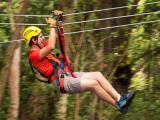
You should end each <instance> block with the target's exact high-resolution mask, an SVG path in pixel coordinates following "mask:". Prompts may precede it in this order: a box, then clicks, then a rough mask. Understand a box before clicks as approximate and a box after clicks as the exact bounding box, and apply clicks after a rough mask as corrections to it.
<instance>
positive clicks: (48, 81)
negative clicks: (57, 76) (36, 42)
mask: <svg viewBox="0 0 160 120" xmlns="http://www.w3.org/2000/svg"><path fill="white" fill-rule="evenodd" d="M28 60H29V64H30V67H31V70H32V72H33V74H34V76H35V78H36V79H37V80H38V81H40V82H43V83H47V84H50V80H49V79H48V80H47V81H45V80H42V79H40V78H39V77H38V76H37V75H36V72H35V71H34V68H33V67H32V64H31V61H30V59H28ZM38 72H39V71H38ZM39 73H40V72H39ZM40 74H41V73H40ZM41 75H42V76H43V77H45V76H44V75H43V74H41ZM45 78H46V77H45Z"/></svg>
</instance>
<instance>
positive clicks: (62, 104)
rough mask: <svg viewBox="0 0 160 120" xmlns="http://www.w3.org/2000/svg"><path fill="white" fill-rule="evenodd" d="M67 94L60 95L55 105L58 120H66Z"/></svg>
mask: <svg viewBox="0 0 160 120" xmlns="http://www.w3.org/2000/svg"><path fill="white" fill-rule="evenodd" d="M67 98H68V94H62V95H61V96H60V99H59V101H58V103H57V105H56V108H57V115H58V117H57V118H58V120H66V118H67V116H66V113H67Z"/></svg>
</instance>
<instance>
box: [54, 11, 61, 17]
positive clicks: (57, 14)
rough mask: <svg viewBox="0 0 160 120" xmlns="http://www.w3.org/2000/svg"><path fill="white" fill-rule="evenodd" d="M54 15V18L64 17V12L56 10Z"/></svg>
mask: <svg viewBox="0 0 160 120" xmlns="http://www.w3.org/2000/svg"><path fill="white" fill-rule="evenodd" d="M53 15H54V16H62V15H63V11H60V10H54V11H53Z"/></svg>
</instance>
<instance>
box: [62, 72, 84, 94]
mask: <svg viewBox="0 0 160 120" xmlns="http://www.w3.org/2000/svg"><path fill="white" fill-rule="evenodd" d="M74 74H75V75H76V78H73V77H71V76H70V75H69V76H65V79H64V90H65V91H66V92H67V93H80V92H81V79H82V76H83V75H84V72H75V73H74Z"/></svg>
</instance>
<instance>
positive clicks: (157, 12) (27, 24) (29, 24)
mask: <svg viewBox="0 0 160 120" xmlns="http://www.w3.org/2000/svg"><path fill="white" fill-rule="evenodd" d="M159 13H160V11H156V12H148V13H139V14H133V15H125V16H117V17H107V18H101V19H93V20H85V21H77V22H69V23H64V24H63V25H72V24H80V23H89V22H96V21H103V20H112V19H120V18H127V17H134V16H144V15H151V14H159ZM11 24H14V25H18V26H21V25H26V26H31V25H37V26H45V25H47V24H33V23H0V25H11Z"/></svg>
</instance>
